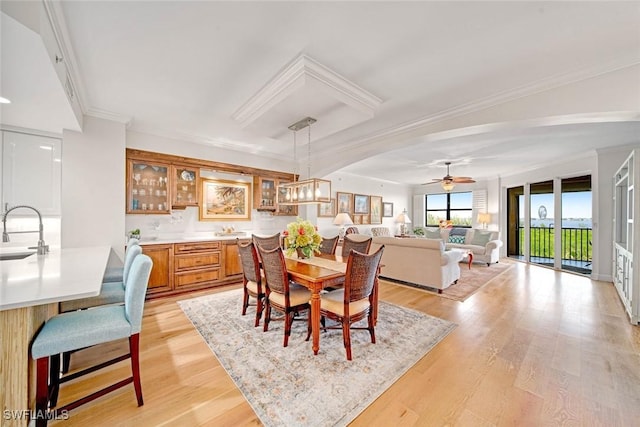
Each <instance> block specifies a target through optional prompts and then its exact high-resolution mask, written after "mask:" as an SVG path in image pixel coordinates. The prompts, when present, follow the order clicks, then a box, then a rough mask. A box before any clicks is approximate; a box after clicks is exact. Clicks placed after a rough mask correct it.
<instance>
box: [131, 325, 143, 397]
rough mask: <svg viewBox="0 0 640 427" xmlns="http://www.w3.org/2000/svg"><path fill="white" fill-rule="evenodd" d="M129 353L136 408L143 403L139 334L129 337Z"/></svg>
mask: <svg viewBox="0 0 640 427" xmlns="http://www.w3.org/2000/svg"><path fill="white" fill-rule="evenodd" d="M129 353H131V373H132V374H133V387H134V389H135V390H136V398H137V399H138V406H142V405H144V401H143V400H142V384H141V383H140V334H133V335H131V336H130V337H129Z"/></svg>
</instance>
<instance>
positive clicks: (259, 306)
mask: <svg viewBox="0 0 640 427" xmlns="http://www.w3.org/2000/svg"><path fill="white" fill-rule="evenodd" d="M262 310H264V303H263V299H262V298H260V297H258V302H257V303H256V323H255V324H254V325H253V326H254V327H256V328H257V327H258V326H260V317H262Z"/></svg>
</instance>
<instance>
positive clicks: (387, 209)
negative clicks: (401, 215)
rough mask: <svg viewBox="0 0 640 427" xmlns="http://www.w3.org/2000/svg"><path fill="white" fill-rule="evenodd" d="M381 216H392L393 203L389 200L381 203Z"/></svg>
mask: <svg viewBox="0 0 640 427" xmlns="http://www.w3.org/2000/svg"><path fill="white" fill-rule="evenodd" d="M382 216H383V217H385V218H389V217H392V216H393V203H391V202H384V203H382Z"/></svg>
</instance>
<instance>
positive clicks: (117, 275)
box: [102, 238, 140, 283]
mask: <svg viewBox="0 0 640 427" xmlns="http://www.w3.org/2000/svg"><path fill="white" fill-rule="evenodd" d="M139 244H140V240H138V239H134V238H132V239H129V240H128V241H127V248H126V249H125V251H124V257H125V266H126V259H127V252H129V249H131V247H132V246H137V245H139ZM110 282H124V267H109V268H107V269H106V270H105V272H104V277H103V278H102V283H110Z"/></svg>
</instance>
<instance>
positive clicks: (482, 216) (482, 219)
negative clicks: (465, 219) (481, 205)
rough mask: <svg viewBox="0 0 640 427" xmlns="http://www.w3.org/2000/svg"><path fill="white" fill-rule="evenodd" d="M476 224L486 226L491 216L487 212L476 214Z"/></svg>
mask: <svg viewBox="0 0 640 427" xmlns="http://www.w3.org/2000/svg"><path fill="white" fill-rule="evenodd" d="M478 222H479V223H480V224H487V223H489V222H491V214H489V213H487V212H483V213H479V214H478Z"/></svg>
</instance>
